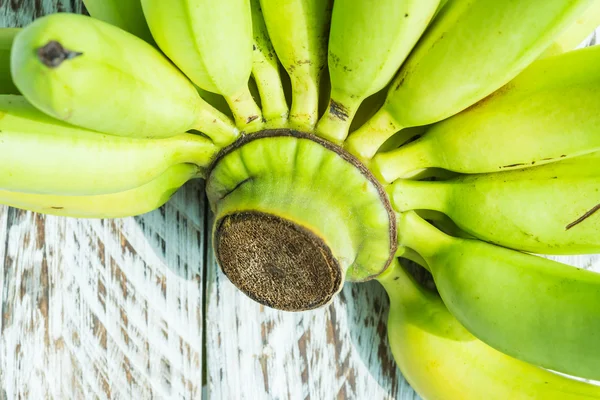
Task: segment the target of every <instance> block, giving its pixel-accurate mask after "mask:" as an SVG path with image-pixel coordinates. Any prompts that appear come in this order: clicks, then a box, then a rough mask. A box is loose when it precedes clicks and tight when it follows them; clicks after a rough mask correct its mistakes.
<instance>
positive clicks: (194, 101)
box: [11, 14, 238, 144]
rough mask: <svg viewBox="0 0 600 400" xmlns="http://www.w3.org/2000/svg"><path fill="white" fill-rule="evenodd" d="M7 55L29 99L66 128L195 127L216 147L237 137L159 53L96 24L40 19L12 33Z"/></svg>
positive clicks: (70, 17)
mask: <svg viewBox="0 0 600 400" xmlns="http://www.w3.org/2000/svg"><path fill="white" fill-rule="evenodd" d="M11 57H12V60H11V71H12V76H13V79H14V81H15V84H16V85H17V87H18V88H19V90H20V91H21V93H23V95H24V96H25V97H26V98H27V100H29V101H30V102H31V103H32V104H33V105H35V106H36V107H37V108H39V109H40V110H42V111H43V112H45V113H47V114H49V115H51V116H53V117H55V118H57V119H61V120H64V121H66V122H68V123H70V124H73V125H77V126H80V127H83V128H87V129H92V130H96V131H99V132H105V133H110V134H114V135H123V136H127V135H136V136H139V137H168V136H173V135H177V134H180V133H182V132H185V131H187V130H189V129H197V130H199V131H201V132H203V133H205V134H206V135H208V136H210V137H211V138H212V139H213V140H214V141H215V142H216V143H218V144H227V143H230V142H232V141H233V140H235V138H236V137H237V136H238V131H237V129H236V128H235V126H234V125H233V122H232V121H231V120H230V119H229V118H227V117H226V116H224V115H223V114H221V113H220V112H218V111H217V110H215V109H214V108H213V107H211V106H210V105H208V104H207V103H206V102H205V101H203V100H202V99H201V98H200V96H199V95H198V92H197V91H196V89H195V87H194V86H193V85H192V84H191V82H190V81H189V80H188V79H187V78H186V77H185V76H184V75H183V74H182V73H181V72H180V71H179V70H177V68H175V67H174V66H173V65H172V64H171V63H170V62H169V60H167V59H166V58H165V57H164V56H162V55H161V54H160V53H159V52H158V50H156V49H155V48H154V47H152V46H151V45H149V44H148V43H146V42H144V41H143V40H141V39H139V38H137V37H135V36H133V35H131V34H129V33H127V32H125V31H123V30H121V29H119V28H117V27H114V26H112V25H110V24H107V23H105V22H102V21H99V20H96V19H94V18H90V17H86V16H83V15H76V14H52V15H49V16H46V17H42V18H40V19H38V20H36V21H35V22H33V23H32V24H30V25H29V26H27V27H26V28H24V29H23V31H22V32H21V33H19V34H18V35H17V37H16V39H15V43H14V45H13V48H12V53H11Z"/></svg>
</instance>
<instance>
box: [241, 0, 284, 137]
mask: <svg viewBox="0 0 600 400" xmlns="http://www.w3.org/2000/svg"><path fill="white" fill-rule="evenodd" d="M250 5H251V7H252V34H253V37H254V51H253V52H252V76H253V77H254V80H255V81H256V86H257V87H258V91H259V93H260V99H261V105H262V114H263V118H264V120H265V122H267V123H271V124H277V125H279V126H284V125H285V122H286V121H287V118H288V115H289V108H288V105H287V102H286V99H285V93H284V91H283V85H282V84H281V76H280V74H279V61H278V60H277V54H275V49H274V48H273V45H272V44H271V39H269V33H268V32H267V27H266V25H265V21H264V19H263V15H262V10H261V7H260V0H250Z"/></svg>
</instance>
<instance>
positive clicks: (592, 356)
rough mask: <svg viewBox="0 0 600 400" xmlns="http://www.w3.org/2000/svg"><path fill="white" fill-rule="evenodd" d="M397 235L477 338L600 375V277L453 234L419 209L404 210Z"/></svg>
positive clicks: (547, 363) (573, 371) (550, 364)
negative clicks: (417, 211) (422, 262)
mask: <svg viewBox="0 0 600 400" xmlns="http://www.w3.org/2000/svg"><path fill="white" fill-rule="evenodd" d="M398 232H400V239H399V244H400V245H401V246H404V247H408V248H410V249H412V250H415V251H416V252H417V253H418V254H419V255H420V256H421V257H423V259H424V260H425V262H426V263H427V266H428V268H429V270H430V272H431V273H432V275H433V278H434V280H435V284H436V286H437V289H438V291H439V292H440V295H441V297H442V299H443V300H444V303H445V304H446V306H447V307H448V310H449V311H450V312H451V313H452V314H453V315H454V316H455V317H456V318H457V319H458V320H459V321H460V322H461V323H462V324H463V325H464V326H465V328H467V330H469V331H470V332H471V333H472V334H473V335H474V336H476V337H477V338H478V339H480V340H482V341H483V342H485V343H487V344H488V345H490V346H492V347H494V348H495V349H497V350H499V351H501V352H502V353H505V354H507V355H510V356H512V357H515V358H518V359H520V360H523V361H526V362H529V363H532V364H534V365H538V366H541V367H544V368H548V369H551V370H554V371H558V372H562V373H566V374H569V375H574V376H579V377H582V378H587V379H596V380H598V379H599V378H600V338H599V337H598V332H600V307H598V304H600V274H598V273H594V272H591V271H586V270H582V269H578V268H574V267H571V266H568V265H565V264H561V263H558V262H556V261H552V260H548V259H545V258H542V257H537V256H533V255H529V254H525V253H521V252H518V251H514V250H510V249H506V248H503V247H499V246H495V245H493V244H489V243H485V242H481V241H478V240H470V239H460V238H454V237H451V236H448V235H446V234H444V233H442V232H440V231H439V230H437V229H436V228H434V227H433V226H432V225H430V224H429V223H427V222H426V221H425V220H423V219H421V218H420V217H419V216H417V214H415V213H414V212H413V211H409V212H406V213H403V214H400V215H399V219H398Z"/></svg>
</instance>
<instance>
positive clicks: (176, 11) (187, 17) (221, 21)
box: [141, 0, 262, 131]
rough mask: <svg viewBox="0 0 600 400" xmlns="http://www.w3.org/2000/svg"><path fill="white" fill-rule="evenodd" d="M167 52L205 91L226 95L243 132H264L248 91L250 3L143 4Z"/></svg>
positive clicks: (149, 0) (152, 0)
mask: <svg viewBox="0 0 600 400" xmlns="http://www.w3.org/2000/svg"><path fill="white" fill-rule="evenodd" d="M141 1H142V7H143V9H144V14H145V15H146V19H147V20H148V25H149V26H150V31H151V32H152V35H153V36H154V39H155V40H156V43H158V45H159V46H160V48H161V49H162V51H163V52H164V53H165V54H166V55H167V57H169V58H170V59H171V60H173V62H174V63H175V64H177V66H178V67H179V68H181V70H182V71H183V72H184V73H185V74H186V75H187V76H188V77H189V78H190V79H191V80H192V81H193V82H194V83H195V84H196V85H198V86H199V87H201V88H202V89H204V90H208V91H210V92H215V93H219V94H221V95H223V97H225V99H226V100H227V103H228V104H229V107H230V108H231V110H232V112H233V115H234V117H235V120H236V124H237V126H238V127H239V128H240V129H244V130H245V131H254V130H259V129H260V128H261V127H262V115H261V111H260V109H259V108H258V105H256V103H255V101H254V98H253V97H252V95H251V94H250V90H249V89H248V80H249V79H250V73H251V71H252V16H251V11H250V2H249V1H248V0H219V1H214V0H173V1H164V0H141Z"/></svg>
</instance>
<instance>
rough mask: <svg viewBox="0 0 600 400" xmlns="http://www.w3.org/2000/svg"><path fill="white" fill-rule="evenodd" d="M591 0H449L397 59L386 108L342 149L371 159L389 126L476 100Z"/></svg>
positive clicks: (435, 116) (445, 113)
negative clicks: (407, 52)
mask: <svg viewBox="0 0 600 400" xmlns="http://www.w3.org/2000/svg"><path fill="white" fill-rule="evenodd" d="M592 1H595V0H548V1H542V2H540V1H538V0H521V1H514V0H479V1H473V0H452V1H450V2H448V4H446V5H445V6H444V7H443V8H442V9H441V11H440V12H439V14H438V15H437V17H436V18H435V20H434V21H433V23H432V24H431V26H430V27H429V28H428V29H427V31H426V32H425V34H424V35H423V37H422V38H421V39H420V40H419V43H418V44H417V46H416V47H415V49H414V50H413V51H412V52H411V54H410V56H409V57H408V59H407V60H406V62H405V63H404V64H403V65H402V68H401V69H400V72H399V73H398V75H397V76H396V78H395V79H394V81H393V82H392V84H391V86H390V89H389V92H388V97H387V100H386V103H385V104H384V106H383V107H382V108H381V110H380V111H379V112H378V113H377V114H375V116H373V118H371V120H370V121H369V122H367V123H366V124H365V125H363V126H362V127H361V128H360V129H358V130H357V131H356V132H353V134H351V135H350V136H349V138H348V139H347V141H346V147H347V149H348V150H349V151H350V152H352V153H354V154H356V155H357V156H358V157H360V158H362V159H370V158H371V157H373V155H374V154H375V153H376V152H377V149H378V148H379V146H380V145H381V144H382V143H383V142H384V141H385V140H386V139H387V138H388V137H390V136H391V135H393V134H394V133H395V132H397V131H399V130H401V129H403V128H407V127H411V126H419V125H427V124H431V123H434V122H437V121H441V120H443V119H445V118H448V117H450V116H452V115H454V114H456V113H457V112H459V111H461V110H464V109H465V108H467V107H469V106H471V105H472V104H474V103H475V102H477V101H478V100H481V99H482V98H484V97H485V96H487V95H489V94H490V93H492V92H493V91H495V90H496V89H498V88H500V87H501V86H502V85H504V84H505V83H507V82H508V81H509V80H511V79H512V78H513V77H515V76H516V75H517V74H518V73H519V72H520V71H521V70H523V69H524V68H525V67H526V66H527V65H529V64H530V63H531V62H532V61H534V60H535V59H536V58H538V57H539V55H540V54H541V53H542V52H543V51H544V50H545V49H546V48H547V47H548V46H549V45H550V44H551V43H552V40H553V39H554V37H556V36H557V35H558V34H559V33H560V32H561V31H562V30H563V29H565V28H566V27H567V26H569V25H570V24H571V23H572V22H574V21H575V20H576V18H577V17H578V16H580V15H581V14H582V13H583V12H585V9H586V8H587V7H588V6H589V5H590V4H591V2H592ZM531 21H535V23H532V22H531Z"/></svg>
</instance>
